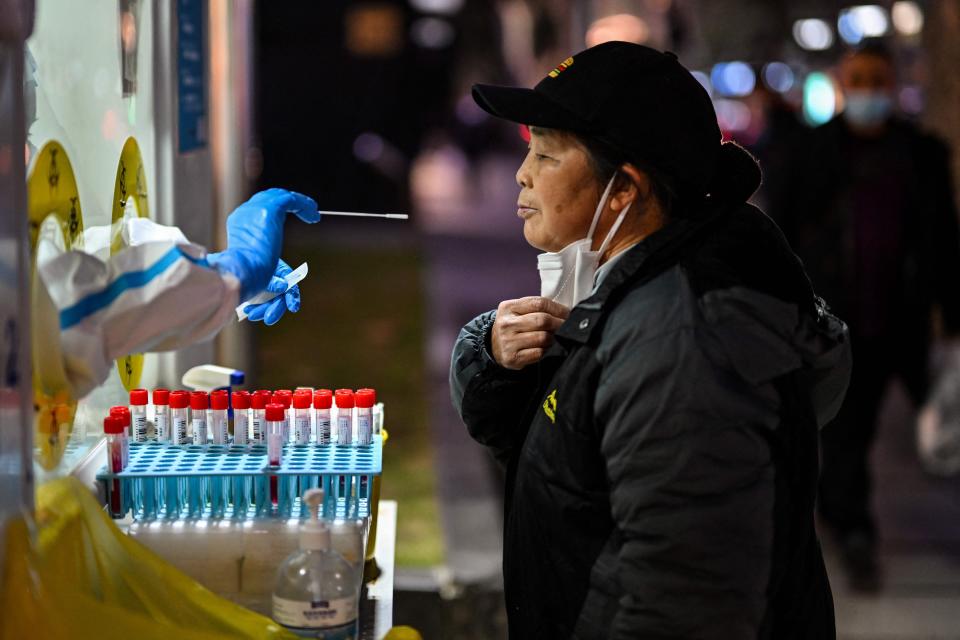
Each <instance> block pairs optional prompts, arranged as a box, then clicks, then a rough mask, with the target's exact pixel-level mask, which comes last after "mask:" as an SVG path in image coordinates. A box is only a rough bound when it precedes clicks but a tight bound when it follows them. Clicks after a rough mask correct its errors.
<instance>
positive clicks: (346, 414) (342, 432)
mask: <svg viewBox="0 0 960 640" xmlns="http://www.w3.org/2000/svg"><path fill="white" fill-rule="evenodd" d="M333 398H334V400H335V401H336V403H337V444H338V445H340V446H343V445H349V444H352V443H353V404H354V402H353V391H351V390H350V389H337V390H336V392H334V394H333Z"/></svg>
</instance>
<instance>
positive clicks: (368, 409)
mask: <svg viewBox="0 0 960 640" xmlns="http://www.w3.org/2000/svg"><path fill="white" fill-rule="evenodd" d="M376 397H377V396H376V394H375V393H374V391H373V389H358V390H357V393H356V394H355V395H354V402H355V404H356V405H357V445H358V446H361V447H362V446H365V445H368V444H371V443H372V442H373V405H374V402H375V401H376Z"/></svg>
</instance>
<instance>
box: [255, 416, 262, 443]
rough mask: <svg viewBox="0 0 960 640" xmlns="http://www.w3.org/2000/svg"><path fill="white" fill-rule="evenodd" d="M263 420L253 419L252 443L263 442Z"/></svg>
mask: <svg viewBox="0 0 960 640" xmlns="http://www.w3.org/2000/svg"><path fill="white" fill-rule="evenodd" d="M263 422H264V421H263V420H262V419H261V418H254V419H253V441H254V442H258V443H262V442H263Z"/></svg>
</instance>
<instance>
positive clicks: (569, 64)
mask: <svg viewBox="0 0 960 640" xmlns="http://www.w3.org/2000/svg"><path fill="white" fill-rule="evenodd" d="M572 66H573V58H567V59H566V60H564V61H563V62H561V63H560V64H558V65H557V66H556V68H555V69H554V70H553V71H551V72H550V73H548V74H547V75H548V76H550V77H551V78H556V77H557V76H559V75H560V74H561V73H563V72H564V71H566V70H567V69H569V68H570V67H572Z"/></svg>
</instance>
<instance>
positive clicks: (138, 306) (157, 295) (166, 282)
mask: <svg viewBox="0 0 960 640" xmlns="http://www.w3.org/2000/svg"><path fill="white" fill-rule="evenodd" d="M288 213H293V214H295V215H296V216H297V217H299V218H300V219H302V220H304V221H305V222H316V221H318V220H319V219H320V216H319V213H317V205H316V203H315V202H314V201H313V200H312V199H310V198H307V197H306V196H303V195H300V194H297V193H294V192H290V191H285V190H283V189H269V190H267V191H263V192H260V193H258V194H256V195H254V196H253V197H252V198H250V200H248V201H247V202H245V203H244V204H242V205H240V207H238V208H237V209H236V210H235V211H234V212H233V213H231V214H230V216H229V217H228V218H227V249H226V250H225V251H222V252H220V253H214V254H207V253H206V252H205V250H204V249H203V248H202V247H199V246H197V245H193V244H190V243H188V242H186V241H185V240H186V239H185V238H183V236H182V234H180V233H179V230H176V229H175V228H172V227H163V226H161V225H156V224H155V223H152V222H150V221H149V220H142V219H132V220H128V221H125V222H124V229H123V233H124V236H125V241H126V243H127V244H129V245H131V246H128V247H127V248H126V249H124V250H122V251H120V252H119V253H117V254H116V255H114V256H111V257H109V258H108V259H107V260H105V261H104V260H102V259H100V258H98V257H96V256H94V255H89V254H87V253H83V252H79V251H69V252H66V253H62V254H59V255H56V252H55V251H51V250H47V251H45V250H44V249H43V247H42V246H41V247H40V248H39V249H38V266H37V268H38V272H39V274H40V277H41V279H42V281H43V283H44V287H43V288H44V289H45V291H43V294H44V295H45V296H46V297H45V298H44V300H43V302H42V303H41V308H45V309H48V310H49V314H50V315H55V316H56V320H57V324H58V326H59V336H57V335H50V336H48V339H47V340H46V344H45V345H44V346H45V347H47V348H46V349H45V350H44V353H43V354H42V357H41V360H42V362H41V364H40V367H39V368H40V370H41V374H42V375H44V376H46V377H47V379H48V380H51V381H52V383H51V384H46V385H45V386H49V387H54V388H56V387H59V386H61V385H60V383H61V382H62V379H65V382H66V383H67V384H69V386H70V387H72V390H73V392H74V395H75V396H76V397H83V396H84V395H85V394H86V393H88V392H89V391H91V390H92V389H93V388H95V387H96V386H97V385H99V384H100V383H101V382H102V381H103V380H105V379H106V377H107V376H108V375H109V372H110V368H111V366H112V362H113V360H114V359H116V358H118V357H122V356H125V355H127V354H130V353H140V352H145V351H164V350H171V349H177V348H179V347H183V346H186V345H189V344H192V343H195V342H200V341H203V340H207V339H209V338H211V337H212V336H213V335H214V334H215V333H216V332H217V331H219V330H220V328H221V327H223V326H224V325H225V324H226V323H227V322H229V321H230V319H231V318H232V316H233V310H234V308H235V307H236V306H237V305H238V304H239V303H240V302H241V301H243V300H248V299H249V298H251V297H252V296H254V295H256V294H257V293H259V292H260V291H263V290H264V289H271V290H273V288H274V285H275V284H277V283H276V282H274V281H279V280H280V278H278V277H277V276H278V275H279V276H282V275H283V272H284V270H286V271H289V267H288V266H287V265H286V263H284V262H283V261H282V260H280V247H281V245H282V243H283V224H284V221H285V219H286V216H287V214H288ZM44 254H47V255H49V256H52V257H49V259H48V258H46V257H44ZM281 282H282V281H281ZM280 286H282V285H280ZM291 303H292V304H294V305H295V306H297V307H298V306H299V290H297V291H291V292H288V293H287V295H284V296H281V297H280V302H276V301H274V302H272V303H266V304H264V305H260V307H261V309H260V310H259V313H260V315H259V318H262V319H265V320H268V321H272V322H276V320H278V319H279V317H280V315H282V314H283V311H284V310H286V309H287V308H290V305H291ZM281 307H282V308H281ZM293 310H294V311H295V310H296V309H295V308H294V309H293ZM46 324H47V325H48V326H49V324H50V323H49V322H47V323H46ZM50 333H54V332H50Z"/></svg>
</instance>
